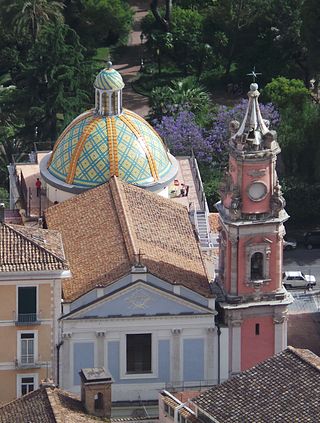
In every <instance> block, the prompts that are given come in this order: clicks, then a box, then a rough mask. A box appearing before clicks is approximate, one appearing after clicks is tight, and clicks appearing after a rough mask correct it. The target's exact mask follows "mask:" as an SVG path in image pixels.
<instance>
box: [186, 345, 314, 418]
mask: <svg viewBox="0 0 320 423" xmlns="http://www.w3.org/2000/svg"><path fill="white" fill-rule="evenodd" d="M192 402H193V403H194V404H196V405H197V406H198V408H199V411H201V410H203V411H204V412H205V413H207V414H209V415H210V416H212V418H213V419H215V420H214V421H216V422H218V423H219V422H223V423H229V422H230V423H244V422H245V423H278V422H281V423H292V422H299V423H306V422H319V421H320V417H319V416H320V357H318V356H316V355H315V354H313V353H312V352H311V351H309V350H300V349H295V348H293V347H288V348H287V349H286V350H284V351H283V352H281V353H279V354H277V355H275V356H274V357H272V358H269V359H268V360H265V361H264V362H262V363H260V364H258V365H256V366H254V367H252V368H251V369H249V370H247V371H245V372H243V373H240V374H239V375H237V376H235V377H234V378H232V379H230V380H229V381H227V382H224V383H223V384H221V385H219V386H215V387H214V388H211V389H209V390H208V391H206V392H204V393H203V394H201V395H199V396H198V397H197V398H194V399H193V400H192Z"/></svg>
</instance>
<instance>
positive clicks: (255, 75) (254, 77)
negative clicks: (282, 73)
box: [247, 66, 262, 82]
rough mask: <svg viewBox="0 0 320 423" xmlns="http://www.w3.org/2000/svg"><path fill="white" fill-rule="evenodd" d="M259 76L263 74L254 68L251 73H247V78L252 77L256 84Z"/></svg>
mask: <svg viewBox="0 0 320 423" xmlns="http://www.w3.org/2000/svg"><path fill="white" fill-rule="evenodd" d="M258 75H259V76H260V75H262V73H261V72H256V67H255V66H253V69H252V71H251V72H250V73H247V76H252V82H256V79H257V77H258Z"/></svg>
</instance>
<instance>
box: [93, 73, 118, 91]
mask: <svg viewBox="0 0 320 423" xmlns="http://www.w3.org/2000/svg"><path fill="white" fill-rule="evenodd" d="M94 87H95V88H98V89H99V90H122V88H123V87H124V82H123V79H122V76H121V75H120V73H119V72H117V71H116V70H115V69H112V68H110V69H109V68H105V69H103V70H102V71H101V72H100V73H99V74H98V75H97V77H96V80H95V81H94Z"/></svg>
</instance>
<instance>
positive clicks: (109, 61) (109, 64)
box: [107, 59, 112, 70]
mask: <svg viewBox="0 0 320 423" xmlns="http://www.w3.org/2000/svg"><path fill="white" fill-rule="evenodd" d="M111 68H112V62H111V60H110V59H109V60H108V61H107V69H108V70H109V69H111Z"/></svg>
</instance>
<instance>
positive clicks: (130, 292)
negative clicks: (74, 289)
mask: <svg viewBox="0 0 320 423" xmlns="http://www.w3.org/2000/svg"><path fill="white" fill-rule="evenodd" d="M208 312H210V311H209V310H208V309H207V308H206V307H201V306H199V305H197V304H195V303H193V302H192V301H189V300H187V299H184V298H181V297H179V296H178V295H175V294H171V293H168V292H166V291H164V290H161V289H158V288H155V287H152V286H150V285H148V284H146V283H144V282H142V281H139V282H136V283H134V284H133V285H130V286H129V287H126V288H124V289H122V290H120V291H118V292H116V293H113V294H110V295H107V296H105V297H102V298H101V299H98V300H95V301H94V302H92V303H91V304H88V305H87V306H86V307H83V308H81V309H78V310H75V311H74V312H72V318H74V317H77V318H105V317H128V316H141V315H146V316H159V315H183V314H199V313H200V314H204V313H208Z"/></svg>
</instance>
